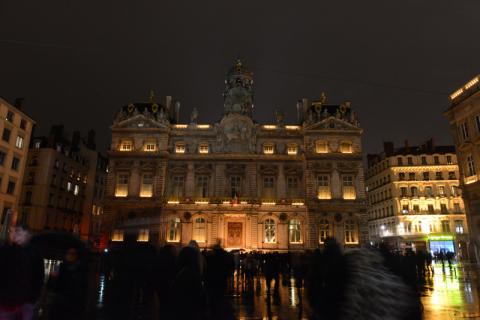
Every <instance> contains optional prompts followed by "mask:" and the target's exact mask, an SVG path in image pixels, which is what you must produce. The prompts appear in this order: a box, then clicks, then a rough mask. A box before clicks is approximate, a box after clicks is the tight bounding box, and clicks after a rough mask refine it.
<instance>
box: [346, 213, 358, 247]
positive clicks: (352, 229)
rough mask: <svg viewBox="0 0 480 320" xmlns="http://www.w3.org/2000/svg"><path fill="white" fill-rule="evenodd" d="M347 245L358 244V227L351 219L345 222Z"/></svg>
mask: <svg viewBox="0 0 480 320" xmlns="http://www.w3.org/2000/svg"><path fill="white" fill-rule="evenodd" d="M345 243H357V227H356V225H355V222H354V221H353V220H351V219H348V220H346V221H345Z"/></svg>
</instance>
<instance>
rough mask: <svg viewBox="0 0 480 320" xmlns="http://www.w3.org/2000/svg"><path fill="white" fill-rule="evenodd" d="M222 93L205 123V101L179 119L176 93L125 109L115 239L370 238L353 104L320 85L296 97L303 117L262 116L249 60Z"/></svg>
mask: <svg viewBox="0 0 480 320" xmlns="http://www.w3.org/2000/svg"><path fill="white" fill-rule="evenodd" d="M223 96H224V103H223V112H222V108H220V109H218V110H217V111H218V114H219V115H221V116H220V119H219V121H217V122H215V123H203V124H202V123H200V122H199V121H198V118H199V114H198V111H197V110H196V109H194V110H193V112H192V114H191V116H190V122H187V123H181V122H180V121H179V115H180V103H179V102H178V101H174V100H173V99H172V98H171V97H167V98H166V100H165V102H164V104H160V103H158V102H156V101H155V99H154V97H153V96H151V97H150V99H149V100H147V101H145V102H138V103H130V104H128V105H126V106H124V107H122V108H121V109H120V110H119V112H118V113H117V115H116V117H115V119H114V123H113V125H112V127H111V130H112V143H111V147H110V151H109V161H110V162H109V172H108V178H107V195H106V201H105V214H106V216H108V220H109V223H110V225H111V240H112V241H114V242H121V241H127V239H130V240H133V241H148V242H151V243H153V244H156V245H158V244H165V243H172V244H176V245H186V244H188V243H189V241H191V240H195V241H197V242H198V243H199V245H200V246H201V247H204V248H206V247H211V246H213V245H215V244H217V243H220V244H221V245H222V246H223V247H225V248H228V249H244V250H264V251H268V250H281V251H283V250H305V249H313V248H317V247H319V246H322V245H323V242H324V240H325V239H326V238H327V237H334V238H336V239H337V240H338V241H339V242H340V243H341V244H342V245H343V246H345V247H358V246H360V245H361V244H362V243H365V242H366V241H368V230H367V224H366V222H367V221H366V201H365V200H366V199H365V185H364V171H363V170H364V169H363V164H362V144H361V135H362V129H361V127H360V125H359V122H358V120H357V115H356V113H355V112H354V110H353V109H352V107H351V104H350V103H349V102H345V103H342V104H336V105H335V104H327V103H326V96H325V95H324V94H322V95H321V97H320V99H318V100H315V101H313V102H309V101H308V100H307V99H303V100H300V101H298V102H297V104H296V106H295V107H296V111H297V114H298V122H296V123H292V124H287V123H284V118H283V115H282V114H280V113H278V112H276V113H275V116H274V119H275V120H274V122H273V123H266V124H260V123H258V122H256V121H255V120H254V112H253V98H254V97H253V75H252V73H251V72H250V71H249V70H248V69H246V68H245V66H244V65H243V64H242V62H241V61H237V62H236V63H235V64H234V65H233V67H232V68H231V69H230V70H229V72H228V73H227V75H226V79H225V91H224V94H223ZM272 111H273V110H272ZM209 112H216V111H215V109H211V110H209ZM222 113H223V115H222ZM272 113H273V112H272Z"/></svg>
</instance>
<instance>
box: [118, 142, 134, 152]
mask: <svg viewBox="0 0 480 320" xmlns="http://www.w3.org/2000/svg"><path fill="white" fill-rule="evenodd" d="M132 149H133V143H132V141H130V140H124V141H122V142H121V143H120V148H119V149H118V150H119V151H132Z"/></svg>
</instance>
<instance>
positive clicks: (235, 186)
mask: <svg viewBox="0 0 480 320" xmlns="http://www.w3.org/2000/svg"><path fill="white" fill-rule="evenodd" d="M241 191H242V178H241V177H239V176H230V196H231V197H232V198H238V197H240V193H241Z"/></svg>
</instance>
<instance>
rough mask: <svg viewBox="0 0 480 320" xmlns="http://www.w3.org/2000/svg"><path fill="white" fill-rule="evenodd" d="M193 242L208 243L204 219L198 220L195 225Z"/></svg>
mask: <svg viewBox="0 0 480 320" xmlns="http://www.w3.org/2000/svg"><path fill="white" fill-rule="evenodd" d="M193 240H195V241H197V242H206V241H207V228H206V223H205V219H204V218H196V219H195V221H194V224H193Z"/></svg>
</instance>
